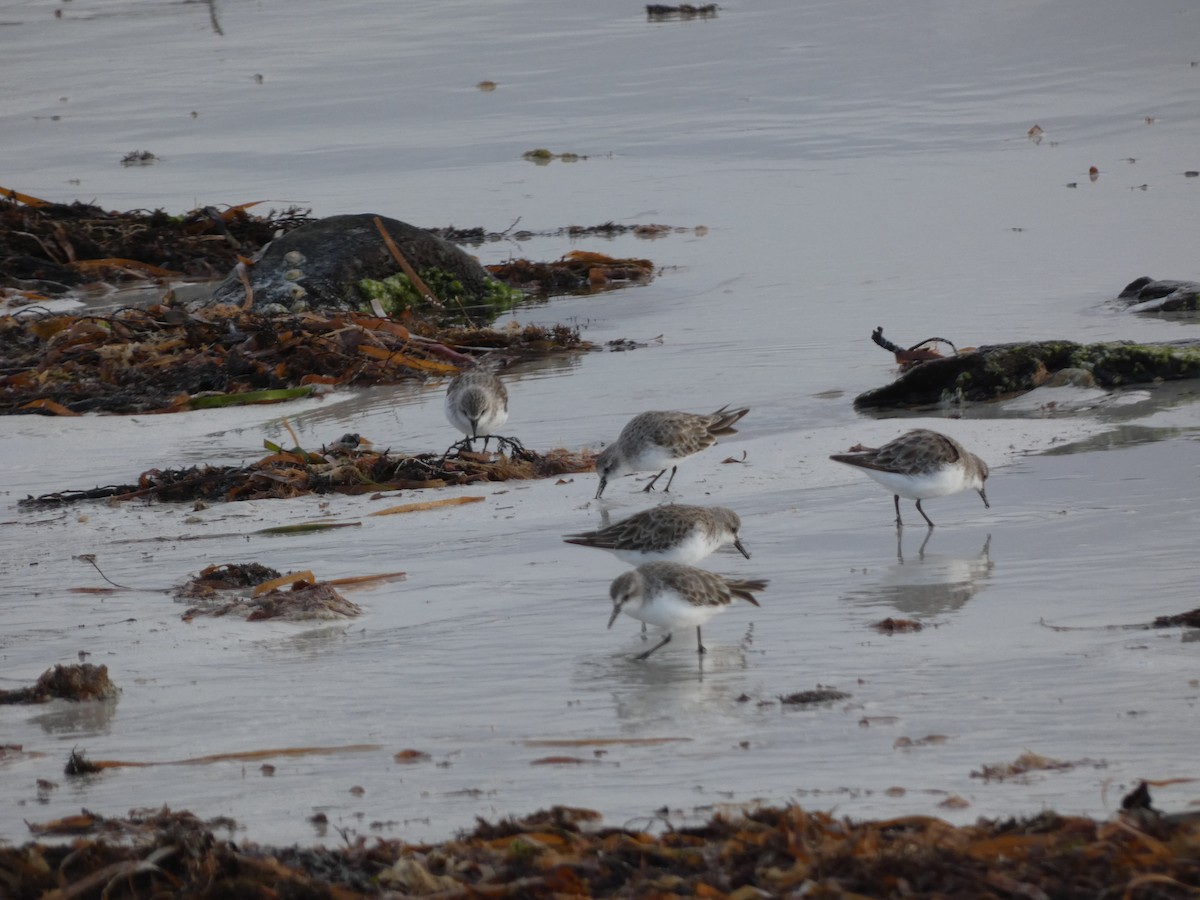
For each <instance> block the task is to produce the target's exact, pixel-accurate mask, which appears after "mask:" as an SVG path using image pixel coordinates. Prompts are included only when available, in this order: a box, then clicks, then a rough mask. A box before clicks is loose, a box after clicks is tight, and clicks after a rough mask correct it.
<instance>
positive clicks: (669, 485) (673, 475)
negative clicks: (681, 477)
mask: <svg viewBox="0 0 1200 900" xmlns="http://www.w3.org/2000/svg"><path fill="white" fill-rule="evenodd" d="M678 468H679V466H671V477H670V478H668V479H667V486H666V487H665V488H663V493H664V494H665V493H666V492H667V491H669V490H670V489H671V482H672V481H674V480H675V472H676V470H677V469H678ZM663 471H664V472H665V471H666V469H664V470H663Z"/></svg>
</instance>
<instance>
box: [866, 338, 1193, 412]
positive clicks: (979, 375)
mask: <svg viewBox="0 0 1200 900" xmlns="http://www.w3.org/2000/svg"><path fill="white" fill-rule="evenodd" d="M1198 376H1200V341H1194V340H1191V341H1171V342H1168V343H1163V344H1135V343H1132V342H1125V341H1116V342H1112V343H1103V344H1078V343H1075V342H1073V341H1027V342H1023V343H1015V344H994V345H992V346H985V347H980V348H978V349H977V350H975V351H974V352H971V353H964V354H962V355H960V356H952V357H946V358H944V359H934V360H930V361H928V362H923V363H921V364H920V365H918V366H915V367H914V368H911V369H909V370H908V371H906V372H905V373H904V374H902V375H901V376H900V377H899V378H897V379H896V380H895V381H893V382H892V383H891V384H889V385H885V386H883V387H879V388H875V389H873V390H870V391H867V392H865V393H863V394H859V395H858V397H856V398H855V399H854V406H855V408H856V409H891V408H914V407H922V406H933V405H936V404H939V403H947V402H963V401H966V402H981V401H990V400H1002V399H1006V398H1009V397H1013V396H1015V395H1017V394H1022V393H1024V392H1025V391H1029V390H1032V389H1033V388H1035V387H1040V386H1041V385H1044V384H1057V383H1071V384H1095V385H1098V386H1100V387H1122V386H1125V385H1131V384H1146V383H1150V382H1155V381H1170V380H1174V379H1180V378H1196V377H1198Z"/></svg>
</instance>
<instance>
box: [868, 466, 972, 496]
mask: <svg viewBox="0 0 1200 900" xmlns="http://www.w3.org/2000/svg"><path fill="white" fill-rule="evenodd" d="M863 471H864V472H866V473H867V474H868V475H870V476H871V477H872V478H874V479H875V480H876V481H878V482H879V483H880V484H882V485H883V486H884V487H885V488H887V489H888V490H889V491H891V492H892V493H893V494H899V495H900V496H901V497H905V498H907V499H909V500H924V499H926V498H928V497H944V496H945V495H946V494H956V493H958V492H959V491H961V490H962V489H963V488H965V487H966V486H967V482H966V479H965V478H964V477H963V470H962V469H961V468H959V467H958V466H947V467H945V468H942V469H934V470H933V471H931V472H924V473H922V474H920V475H899V474H897V473H896V472H881V471H879V470H878V469H863Z"/></svg>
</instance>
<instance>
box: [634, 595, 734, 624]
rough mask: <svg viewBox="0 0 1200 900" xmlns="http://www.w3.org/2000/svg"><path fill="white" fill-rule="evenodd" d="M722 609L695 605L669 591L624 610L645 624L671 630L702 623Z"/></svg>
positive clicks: (720, 607)
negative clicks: (640, 604) (633, 607)
mask: <svg viewBox="0 0 1200 900" xmlns="http://www.w3.org/2000/svg"><path fill="white" fill-rule="evenodd" d="M722 609H724V607H722V606H696V605H695V604H693V603H689V602H688V601H687V600H685V599H684V598H683V597H681V596H679V595H678V594H676V593H674V592H669V593H664V594H659V595H658V596H657V597H655V598H654V600H653V601H651V602H650V603H644V604H642V606H640V607H638V608H637V609H629V608H628V607H626V612H628V613H629V615H631V616H632V617H633V618H635V619H639V620H640V621H642V622H645V623H646V624H647V625H653V626H654V627H655V628H659V629H661V630H663V631H671V630H673V629H675V628H687V627H690V626H693V625H703V624H704V623H705V622H707V621H708V620H709V619H711V618H712V617H713V616H715V615H716V614H717V613H718V612H720V611H721V610H722Z"/></svg>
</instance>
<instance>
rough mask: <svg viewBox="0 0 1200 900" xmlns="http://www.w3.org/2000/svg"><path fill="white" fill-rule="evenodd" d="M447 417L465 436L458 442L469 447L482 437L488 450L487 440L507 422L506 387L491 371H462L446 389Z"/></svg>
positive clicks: (484, 446) (485, 448)
mask: <svg viewBox="0 0 1200 900" xmlns="http://www.w3.org/2000/svg"><path fill="white" fill-rule="evenodd" d="M446 418H447V419H449V420H450V424H451V425H453V426H454V427H455V428H457V429H458V430H459V431H461V432H462V433H463V434H464V435H466V437H465V438H463V440H462V441H460V442H459V443H460V444H462V443H465V444H466V445H467V446H468V447H469V446H470V445H471V444H472V443H473V442H474V441H475V439H476V438H483V449H484V450H487V445H488V440H489V439H490V438H492V437H494V436H497V435H496V429H497V428H499V427H500V426H501V425H503V424H504V423H505V422H507V421H508V389H507V388H505V387H504V382H502V381H501V380H500V379H499V378H497V377H496V376H495V375H493V374H492V373H491V372H483V371H478V370H476V371H471V372H463V373H462V374H460V375H458V376H456V377H455V378H454V380H453V381H451V382H450V386H449V387H448V388H446ZM497 437H498V436H497Z"/></svg>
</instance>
